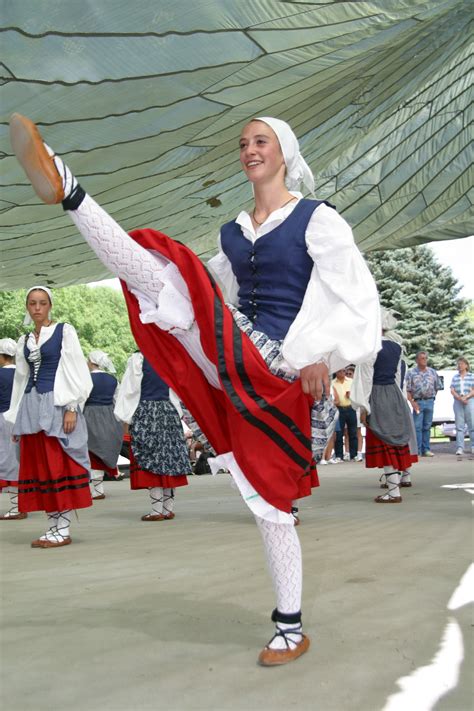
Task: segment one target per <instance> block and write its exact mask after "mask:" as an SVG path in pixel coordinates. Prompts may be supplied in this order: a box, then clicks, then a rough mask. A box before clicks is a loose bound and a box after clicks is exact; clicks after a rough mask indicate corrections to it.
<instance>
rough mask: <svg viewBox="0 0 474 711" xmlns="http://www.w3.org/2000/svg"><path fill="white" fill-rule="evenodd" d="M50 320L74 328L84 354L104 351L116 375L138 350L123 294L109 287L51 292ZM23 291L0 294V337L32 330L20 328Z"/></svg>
mask: <svg viewBox="0 0 474 711" xmlns="http://www.w3.org/2000/svg"><path fill="white" fill-rule="evenodd" d="M53 300H54V305H53V314H52V315H53V318H54V320H55V321H67V323H70V324H72V325H73V326H74V328H75V329H76V331H77V334H78V336H79V340H80V342H81V346H82V350H83V352H84V355H85V356H87V354H88V353H90V351H91V350H95V349H100V350H103V351H106V352H107V353H108V354H109V355H110V357H111V358H112V360H113V362H114V364H115V367H116V369H117V373H118V375H119V377H121V376H122V375H123V373H124V370H125V366H126V364H127V359H128V357H129V356H130V355H131V354H132V353H133V352H134V351H135V350H136V349H137V346H136V344H135V340H134V338H133V336H132V333H131V331H130V326H129V322H128V314H127V309H126V306H125V300H124V298H123V295H122V294H121V293H120V292H119V291H116V290H115V289H111V288H110V287H97V288H94V289H91V288H90V287H88V286H69V287H65V288H63V289H54V291H53ZM25 311H26V309H25V292H24V291H3V292H0V314H1V320H0V338H7V337H8V338H14V339H15V340H18V338H19V337H20V336H21V335H22V334H23V333H27V332H29V331H31V326H28V327H26V326H23V319H24V316H25Z"/></svg>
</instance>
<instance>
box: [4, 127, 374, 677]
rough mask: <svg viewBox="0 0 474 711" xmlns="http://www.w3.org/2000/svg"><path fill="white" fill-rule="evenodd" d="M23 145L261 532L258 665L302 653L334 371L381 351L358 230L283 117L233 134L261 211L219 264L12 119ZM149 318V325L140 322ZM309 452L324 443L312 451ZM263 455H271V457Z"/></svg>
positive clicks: (22, 157) (247, 215) (36, 180)
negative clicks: (266, 585) (83, 175)
mask: <svg viewBox="0 0 474 711" xmlns="http://www.w3.org/2000/svg"><path fill="white" fill-rule="evenodd" d="M11 139H12V145H13V148H14V151H15V153H16V155H17V157H18V159H19V161H20V163H21V164H22V166H23V168H24V170H25V172H26V174H27V175H28V177H29V178H30V180H31V182H32V184H33V187H34V189H35V191H36V192H37V194H38V195H39V196H40V197H41V198H42V199H43V200H44V201H45V202H47V203H57V202H60V201H61V202H62V204H63V208H64V209H65V210H66V211H68V213H69V215H70V217H71V219H72V220H73V221H74V223H75V224H76V225H77V227H78V229H79V231H80V232H81V234H82V235H83V236H84V238H85V239H86V240H87V242H88V243H89V245H90V246H91V247H92V249H94V251H95V252H96V254H97V255H98V256H99V258H100V259H101V260H102V261H103V262H104V263H105V264H106V265H107V267H108V268H109V269H110V270H111V271H112V272H113V273H115V274H117V275H118V276H120V277H121V278H122V280H123V282H122V283H123V287H124V293H125V297H126V301H127V307H128V310H129V317H130V322H131V327H132V331H133V333H134V336H135V339H136V341H137V343H138V345H139V347H140V350H141V351H142V353H143V354H144V355H145V357H146V358H147V360H148V361H150V363H151V364H152V366H153V368H154V369H155V370H156V371H157V372H158V373H159V374H160V375H161V376H162V377H163V379H164V380H165V381H166V382H167V383H168V384H169V385H170V387H172V388H173V390H174V391H175V392H176V393H177V395H178V397H179V399H180V400H181V401H182V402H184V404H185V406H186V408H187V409H188V410H189V411H190V412H191V414H192V415H193V417H194V418H195V419H196V421H197V423H198V425H199V426H200V428H201V430H202V431H203V432H204V434H205V435H206V437H207V438H208V440H209V442H210V444H211V446H212V448H213V449H214V450H215V452H217V454H218V456H217V457H216V459H215V460H214V467H216V468H219V467H222V468H226V469H228V470H229V471H230V472H231V474H232V477H233V479H234V482H235V483H236V485H237V487H238V489H239V490H240V493H241V494H242V497H243V498H244V500H245V502H246V503H247V504H248V506H249V508H250V509H251V511H252V512H253V513H254V515H255V517H256V520H257V524H258V526H259V529H260V531H261V533H262V537H263V541H264V545H265V550H266V554H267V560H268V563H269V567H270V571H271V575H272V579H273V583H274V587H275V592H276V598H277V608H276V609H275V610H274V611H273V613H272V620H273V621H274V622H275V625H276V627H275V634H274V636H273V637H272V639H271V640H270V642H269V643H268V644H267V646H266V647H265V648H264V649H263V651H262V652H261V654H260V656H259V663H260V664H262V665H264V666H273V665H279V664H285V663H287V662H290V661H292V660H293V659H296V658H297V657H299V656H300V655H301V654H303V653H304V652H306V650H307V649H308V647H309V639H308V638H307V637H306V636H305V635H304V634H303V632H302V626H301V590H302V564H301V549H300V544H299V540H298V536H297V534H296V530H295V527H294V523H295V520H294V518H293V516H292V514H291V508H292V502H293V501H294V500H295V499H298V498H299V497H301V496H306V495H308V494H309V493H310V492H311V486H312V485H315V484H317V477H316V471H315V466H314V457H315V456H316V457H317V456H318V454H319V453H320V452H321V451H322V449H324V445H325V442H326V439H327V437H326V435H327V432H328V431H330V426H331V422H332V420H333V418H334V408H333V406H331V405H330V404H329V403H328V401H327V400H324V398H323V395H324V393H326V394H328V393H329V392H330V386H329V371H330V370H331V371H335V370H338V369H339V368H341V367H344V366H345V365H347V364H348V363H358V362H363V361H365V360H367V358H369V357H371V356H373V355H374V354H375V353H376V352H377V351H378V349H379V346H380V325H379V309H378V297H377V291H376V287H375V283H374V281H373V279H372V277H371V276H370V273H369V271H368V268H367V266H366V265H365V263H364V261H363V259H362V257H361V255H360V253H359V251H358V250H357V248H356V246H355V244H354V240H353V237H352V232H351V229H350V227H349V226H348V224H347V223H346V222H345V221H344V220H343V219H342V217H340V216H339V215H338V214H337V212H336V211H335V209H333V208H332V207H331V206H330V205H329V204H327V203H324V202H323V201H318V200H305V199H304V198H303V196H302V194H301V193H299V192H297V190H298V188H299V186H300V185H301V184H302V185H303V187H304V189H305V190H306V191H308V192H310V193H312V192H313V188H314V180H313V176H312V174H311V171H310V169H309V167H308V166H307V164H306V163H305V161H304V159H303V158H302V156H301V153H300V150H299V145H298V141H297V139H296V136H295V135H294V133H293V131H292V130H291V128H290V127H289V126H288V124H286V123H285V122H284V121H280V120H279V119H272V118H269V117H262V118H259V119H255V120H252V121H250V122H249V123H248V124H246V126H244V129H243V131H242V134H241V136H240V141H239V151H240V161H241V165H242V168H243V170H244V172H245V174H246V176H247V178H248V180H249V182H250V183H251V185H252V187H253V193H254V199H255V203H254V207H253V209H252V210H250V212H241V213H240V214H239V216H238V217H237V219H236V220H234V221H232V222H230V223H227V224H226V225H224V227H223V228H222V230H221V235H220V245H219V252H218V255H217V256H216V257H215V258H214V259H212V260H211V262H210V265H209V266H210V268H211V269H212V270H213V272H214V274H215V275H216V277H217V279H218V280H219V282H220V283H221V284H222V286H223V288H224V290H225V291H226V301H227V303H226V301H225V300H224V297H223V295H222V292H221V289H220V288H219V287H218V286H217V284H216V283H215V281H214V280H213V279H212V278H211V277H210V275H209V273H208V272H206V270H205V269H204V267H203V266H202V264H201V263H200V261H199V259H198V258H197V257H196V256H195V255H194V254H193V253H192V252H191V251H190V250H189V249H188V248H187V247H185V246H184V245H181V244H180V243H177V242H174V241H173V240H171V239H170V238H168V237H167V236H166V235H163V234H161V233H159V232H156V231H154V230H148V229H147V230H137V231H134V232H133V233H131V235H130V236H128V235H127V234H126V233H125V232H124V231H123V230H122V229H121V228H120V226H119V225H118V224H117V223H116V222H114V220H113V219H112V218H111V217H110V216H109V215H107V213H105V211H104V210H103V209H102V208H100V207H99V205H97V203H96V202H95V201H94V200H93V199H92V198H91V197H90V196H89V195H87V194H86V193H85V192H84V190H83V189H82V188H81V186H80V185H78V183H77V181H76V179H75V178H74V176H73V175H72V173H71V172H70V170H69V169H68V168H67V166H65V165H64V163H63V162H62V160H61V159H60V158H59V157H58V156H55V155H54V153H53V151H52V150H51V149H50V148H49V147H47V146H45V144H43V142H42V138H41V136H40V135H39V133H38V131H37V129H36V127H35V126H34V124H32V123H31V122H30V121H29V120H28V119H26V118H24V117H22V116H20V115H18V114H15V115H14V116H13V117H12V119H11ZM144 324H145V325H144ZM313 446H314V449H313ZM263 454H264V456H262V455H263Z"/></svg>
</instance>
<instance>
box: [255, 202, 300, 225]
mask: <svg viewBox="0 0 474 711" xmlns="http://www.w3.org/2000/svg"><path fill="white" fill-rule="evenodd" d="M292 200H296V198H295V197H294V195H292V196H291V197H290V199H289V200H287V201H286V202H284V203H283V205H280V207H278V208H277V210H281V209H282V208H283V207H285V205H288V203H289V202H291V201H292ZM272 212H274V211H273V210H272ZM267 217H268V215H267ZM267 217H266V218H265V220H266V219H267ZM252 218H253V221H254V222H255V224H256V225H258V226H259V227H260V226H261V225H263V223H264V222H265V220H263V221H262V222H259V221H258V220H257V219H256V218H255V208H253V210H252Z"/></svg>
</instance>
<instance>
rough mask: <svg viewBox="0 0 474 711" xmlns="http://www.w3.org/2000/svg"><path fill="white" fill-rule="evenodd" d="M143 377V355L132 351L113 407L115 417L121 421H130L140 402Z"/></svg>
mask: <svg viewBox="0 0 474 711" xmlns="http://www.w3.org/2000/svg"><path fill="white" fill-rule="evenodd" d="M142 378H143V356H142V354H141V353H134V354H133V355H132V356H130V358H129V359H128V363H127V368H126V370H125V374H124V376H123V379H122V382H121V383H120V386H119V388H118V395H117V400H116V403H115V408H114V415H115V417H116V418H117V419H118V420H120V421H121V422H127V423H128V424H130V423H131V421H132V417H133V415H134V412H135V410H136V409H137V407H138V403H139V402H140V392H141V384H142Z"/></svg>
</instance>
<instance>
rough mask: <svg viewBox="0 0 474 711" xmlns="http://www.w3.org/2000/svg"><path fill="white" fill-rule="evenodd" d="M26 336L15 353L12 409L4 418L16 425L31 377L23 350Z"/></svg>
mask: <svg viewBox="0 0 474 711" xmlns="http://www.w3.org/2000/svg"><path fill="white" fill-rule="evenodd" d="M25 338H26V337H25V336H21V337H20V339H19V341H18V343H17V346H16V353H15V364H16V367H15V377H14V378H13V389H12V396H11V399H10V408H9V409H8V410H7V411H6V412H4V413H3V416H4V417H5V419H6V420H7V422H11V423H14V422H15V420H16V415H17V412H18V408H19V406H20V402H21V398H22V397H23V393H24V392H25V388H26V384H27V382H28V378H29V375H30V369H29V366H28V363H27V362H26V359H25V356H24V353H23V348H24V346H25Z"/></svg>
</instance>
